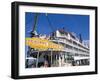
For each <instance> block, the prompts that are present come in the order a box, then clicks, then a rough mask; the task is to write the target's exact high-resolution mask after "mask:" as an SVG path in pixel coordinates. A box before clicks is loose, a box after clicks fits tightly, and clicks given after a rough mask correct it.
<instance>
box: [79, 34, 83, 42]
mask: <svg viewBox="0 0 100 81" xmlns="http://www.w3.org/2000/svg"><path fill="white" fill-rule="evenodd" d="M79 41H80V42H81V43H82V41H83V40H82V35H81V34H79Z"/></svg>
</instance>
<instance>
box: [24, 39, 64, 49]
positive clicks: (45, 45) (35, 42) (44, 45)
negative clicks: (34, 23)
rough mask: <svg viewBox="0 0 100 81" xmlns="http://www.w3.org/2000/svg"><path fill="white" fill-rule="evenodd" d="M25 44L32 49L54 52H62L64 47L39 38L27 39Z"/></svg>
mask: <svg viewBox="0 0 100 81" xmlns="http://www.w3.org/2000/svg"><path fill="white" fill-rule="evenodd" d="M25 44H26V45H27V46H29V47H31V48H35V49H38V50H49V49H52V50H56V51H60V50H62V49H63V46H62V45H60V44H56V43H53V42H52V41H49V40H47V39H43V38H38V37H32V38H26V42H25Z"/></svg>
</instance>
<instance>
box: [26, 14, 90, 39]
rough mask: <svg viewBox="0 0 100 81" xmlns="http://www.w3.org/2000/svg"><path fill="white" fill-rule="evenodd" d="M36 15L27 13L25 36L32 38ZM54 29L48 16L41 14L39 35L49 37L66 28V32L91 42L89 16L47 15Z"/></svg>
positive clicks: (37, 29)
mask: <svg viewBox="0 0 100 81" xmlns="http://www.w3.org/2000/svg"><path fill="white" fill-rule="evenodd" d="M35 15H36V13H31V12H26V13H25V29H26V30H25V35H26V37H29V36H30V31H31V30H32V27H33V24H34V16H35ZM47 16H48V18H49V20H50V22H51V24H52V27H53V28H51V27H50V25H49V23H48V20H47V17H46V14H45V13H39V15H38V20H37V28H36V31H37V33H39V34H47V35H49V34H50V33H51V32H53V31H56V30H57V29H62V28H63V27H64V29H65V31H69V32H74V33H76V35H79V34H81V35H82V39H83V40H89V16H88V15H71V14H50V13H48V14H47Z"/></svg>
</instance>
